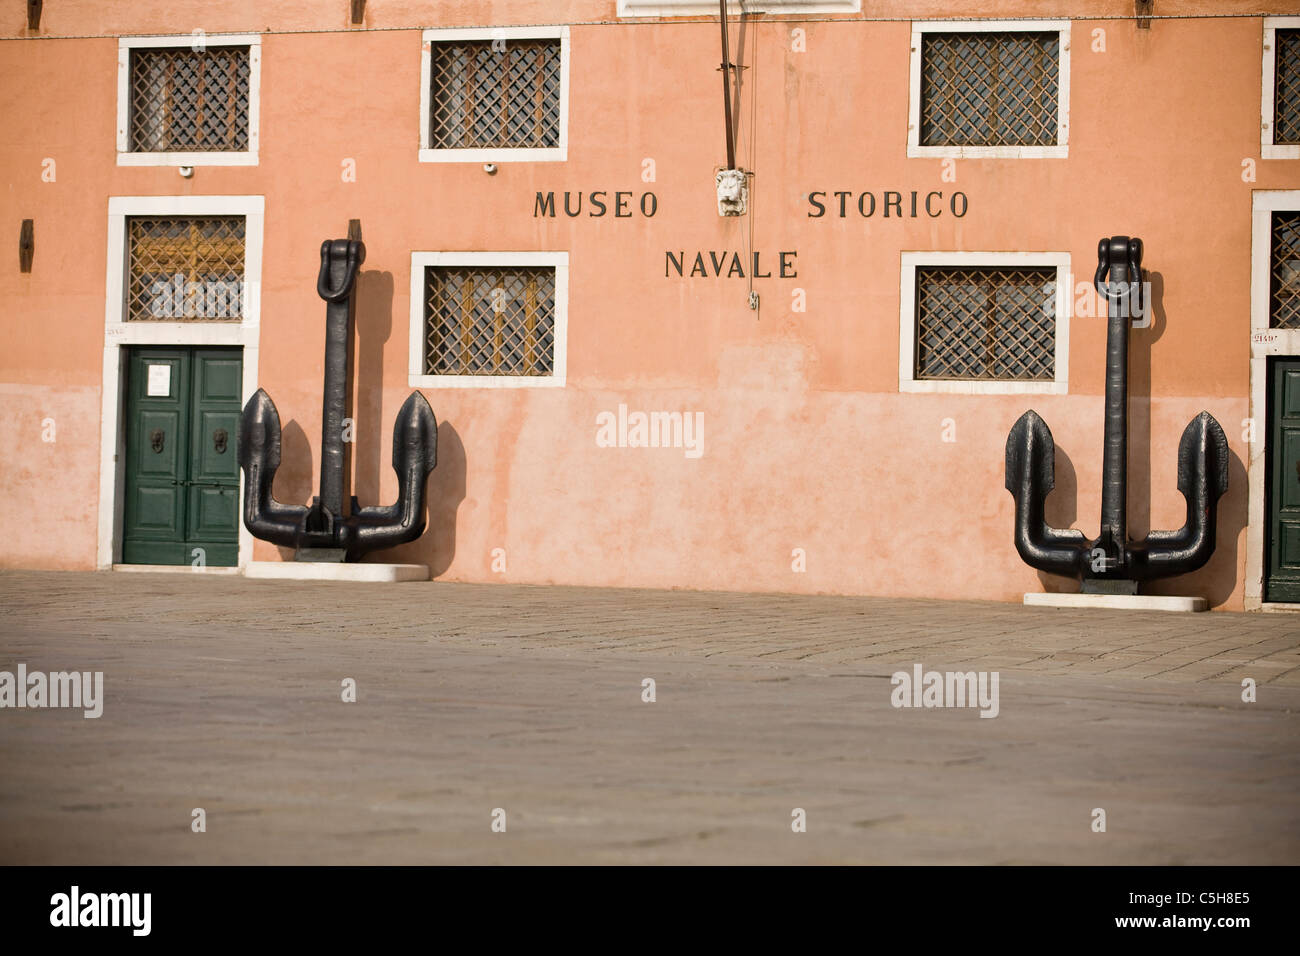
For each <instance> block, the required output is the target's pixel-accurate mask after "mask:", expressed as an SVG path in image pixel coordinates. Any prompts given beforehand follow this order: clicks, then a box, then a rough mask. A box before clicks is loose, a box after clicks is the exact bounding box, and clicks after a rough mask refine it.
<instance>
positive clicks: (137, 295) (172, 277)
mask: <svg viewBox="0 0 1300 956" xmlns="http://www.w3.org/2000/svg"><path fill="white" fill-rule="evenodd" d="M126 229H127V236H126V239H127V283H126V314H125V319H126V321H128V322H129V321H140V320H164V321H166V320H172V321H176V320H184V319H232V320H236V321H237V320H239V319H241V318H242V317H243V314H244V230H245V220H244V217H243V216H208V217H201V218H192V217H156V216H147V217H146V216H134V217H131V218H129V219H127V227H126Z"/></svg>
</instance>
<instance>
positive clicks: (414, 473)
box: [239, 223, 438, 561]
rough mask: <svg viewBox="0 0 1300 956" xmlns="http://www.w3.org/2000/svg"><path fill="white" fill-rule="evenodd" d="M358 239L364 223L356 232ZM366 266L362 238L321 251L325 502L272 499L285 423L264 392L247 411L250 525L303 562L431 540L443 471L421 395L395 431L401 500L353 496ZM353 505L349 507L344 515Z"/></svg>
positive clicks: (242, 432)
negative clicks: (362, 500)
mask: <svg viewBox="0 0 1300 956" xmlns="http://www.w3.org/2000/svg"><path fill="white" fill-rule="evenodd" d="M358 231H359V223H358ZM365 258H366V247H365V246H364V245H363V244H362V243H361V241H360V240H359V239H327V240H326V241H325V242H324V243H322V244H321V250H320V272H319V274H318V275H317V279H316V292H317V294H318V295H320V297H321V298H322V299H324V300H325V388H324V393H325V396H324V405H323V408H322V415H321V462H320V465H321V467H320V494H319V495H317V496H316V497H314V498H313V499H312V503H311V506H310V507H304V506H302V505H286V504H281V503H280V502H278V501H276V500H275V497H274V495H273V494H272V492H271V487H272V483H273V482H274V481H275V473H276V470H277V469H278V468H279V467H280V415H279V413H278V412H277V411H276V407H275V403H274V402H273V401H271V396H269V395H268V394H267V393H266V391H265V390H264V389H260V388H259V389H258V390H257V392H256V394H254V395H253V397H252V398H250V399H249V400H248V404H247V405H245V406H244V411H243V415H242V416H241V417H240V424H239V466H240V468H242V469H243V471H244V525H245V526H246V527H247V528H248V530H249V531H251V532H252V533H253V535H254V537H257V538H261V539H262V540H264V541H270V542H273V543H275V544H279V545H284V546H286V547H292V548H294V549H296V553H295V559H296V560H299V561H356V560H357V559H358V558H360V557H361V556H362V555H363V554H366V553H367V552H370V551H377V550H380V549H382V548H391V547H394V546H395V545H398V544H403V543H405V542H407V541H414V540H415V539H416V538H418V537H419V536H420V535H421V534H423V533H424V526H425V516H424V501H425V498H424V492H425V485H426V483H427V480H428V477H429V473H430V472H431V471H433V469H434V466H435V465H436V464H437V454H438V422H437V421H436V420H435V418H434V415H433V409H431V408H430V407H429V403H428V401H427V400H426V399H425V397H424V396H423V395H421V394H420V393H419V392H412V393H411V394H410V396H408V397H407V399H406V401H405V402H404V403H403V404H402V407H401V410H400V411H398V413H397V420H396V422H395V423H394V425H393V470H394V471H395V472H397V501H396V502H395V503H394V504H391V505H387V506H376V507H369V508H362V507H360V506H359V505H358V503H357V499H356V497H355V496H353V495H351V494H349V493H348V477H347V475H348V471H349V470H350V469H349V467H348V466H349V464H350V455H349V453H348V452H349V447H348V446H350V442H345V441H344V435H343V431H344V423H345V419H348V418H349V417H350V414H351V394H350V387H349V386H350V382H351V379H352V348H351V340H352V326H353V312H354V305H355V298H356V278H357V272H358V270H359V269H360V267H361V264H362V263H363V262H364V261H365ZM345 499H346V500H347V501H348V503H349V504H350V507H349V509H348V512H347V513H346V514H345V513H344V501H345Z"/></svg>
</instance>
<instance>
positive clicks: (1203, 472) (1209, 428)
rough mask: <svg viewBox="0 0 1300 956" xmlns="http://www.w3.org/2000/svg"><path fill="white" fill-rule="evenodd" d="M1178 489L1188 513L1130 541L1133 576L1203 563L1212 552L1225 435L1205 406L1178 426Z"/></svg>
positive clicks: (1223, 480) (1224, 477) (1224, 480)
mask: <svg viewBox="0 0 1300 956" xmlns="http://www.w3.org/2000/svg"><path fill="white" fill-rule="evenodd" d="M1178 490H1179V491H1181V492H1182V494H1183V498H1184V499H1185V500H1186V501H1187V519H1186V521H1185V522H1184V523H1183V526H1182V527H1181V528H1179V529H1178V530H1177V531H1152V532H1151V533H1150V534H1148V535H1147V536H1146V538H1145V539H1144V540H1143V541H1142V542H1141V543H1140V544H1137V545H1134V546H1133V568H1132V572H1133V576H1134V577H1135V578H1156V577H1168V576H1170V575H1174V574H1186V573H1187V572H1189V571H1195V570H1196V569H1197V568H1200V567H1203V566H1204V565H1205V563H1206V562H1207V561H1209V560H1210V556H1211V555H1212V554H1214V547H1215V535H1214V530H1215V526H1216V523H1217V520H1216V519H1217V516H1218V504H1219V499H1220V498H1222V497H1223V496H1224V494H1226V493H1227V491H1228V439H1227V437H1226V436H1225V435H1224V434H1223V428H1222V426H1220V425H1219V423H1218V422H1217V421H1215V419H1214V416H1213V415H1211V414H1210V413H1209V412H1201V413H1200V414H1199V415H1197V416H1196V417H1195V418H1193V419H1192V420H1191V421H1190V422H1188V423H1187V427H1186V428H1184V429H1183V437H1182V438H1181V439H1180V440H1179V442H1178Z"/></svg>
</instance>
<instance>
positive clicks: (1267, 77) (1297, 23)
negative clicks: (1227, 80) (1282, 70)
mask: <svg viewBox="0 0 1300 956" xmlns="http://www.w3.org/2000/svg"><path fill="white" fill-rule="evenodd" d="M1278 30H1300V17H1265V18H1264V66H1263V70H1262V71H1261V75H1262V79H1261V81H1260V86H1261V87H1262V89H1263V93H1262V96H1261V99H1260V107H1259V112H1260V117H1259V120H1260V127H1259V128H1260V134H1259V156H1260V159H1300V145H1297V144H1292V145H1289V146H1275V145H1273V94H1274V91H1275V89H1276V86H1277V31H1278Z"/></svg>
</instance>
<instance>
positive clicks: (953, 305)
mask: <svg viewBox="0 0 1300 956" xmlns="http://www.w3.org/2000/svg"><path fill="white" fill-rule="evenodd" d="M1056 276H1057V272H1056V269H1054V268H1040V267H1010V266H1008V267H1002V266H971V267H966V266H958V267H952V266H921V267H918V268H917V270H916V349H915V352H914V355H915V359H916V368H915V377H916V378H917V379H947V380H954V379H955V380H1003V381H1030V382H1044V381H1046V382H1050V381H1052V380H1053V379H1054V377H1055V374H1056V312H1055V305H1056V299H1057V296H1056Z"/></svg>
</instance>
